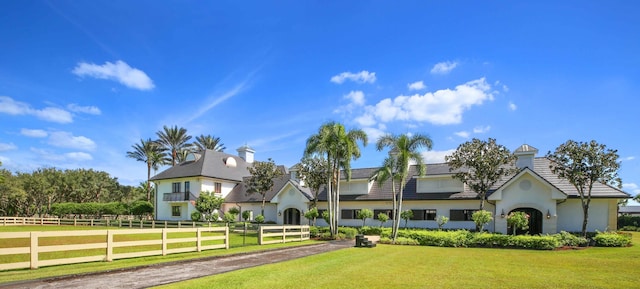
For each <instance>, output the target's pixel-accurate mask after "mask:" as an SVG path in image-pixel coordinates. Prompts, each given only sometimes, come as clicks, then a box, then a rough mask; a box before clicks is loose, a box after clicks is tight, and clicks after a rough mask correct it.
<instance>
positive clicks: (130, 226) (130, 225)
mask: <svg viewBox="0 0 640 289" xmlns="http://www.w3.org/2000/svg"><path fill="white" fill-rule="evenodd" d="M132 225H133V224H131V219H129V228H132Z"/></svg>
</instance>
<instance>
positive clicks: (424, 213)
mask: <svg viewBox="0 0 640 289" xmlns="http://www.w3.org/2000/svg"><path fill="white" fill-rule="evenodd" d="M411 211H413V217H412V218H411V220H419V221H424V220H426V221H434V220H435V219H436V213H437V211H436V210H435V209H426V210H411Z"/></svg>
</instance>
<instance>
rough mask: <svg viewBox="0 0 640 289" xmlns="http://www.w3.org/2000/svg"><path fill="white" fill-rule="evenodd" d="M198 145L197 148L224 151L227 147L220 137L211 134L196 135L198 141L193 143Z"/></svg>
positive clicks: (199, 149)
mask: <svg viewBox="0 0 640 289" xmlns="http://www.w3.org/2000/svg"><path fill="white" fill-rule="evenodd" d="M193 144H194V145H195V146H196V150H198V151H204V150H214V151H219V152H222V151H224V150H225V149H226V147H225V146H224V144H223V143H222V141H221V140H220V138H219V137H213V136H211V135H203V134H201V135H200V136H197V137H196V142H195V143H193Z"/></svg>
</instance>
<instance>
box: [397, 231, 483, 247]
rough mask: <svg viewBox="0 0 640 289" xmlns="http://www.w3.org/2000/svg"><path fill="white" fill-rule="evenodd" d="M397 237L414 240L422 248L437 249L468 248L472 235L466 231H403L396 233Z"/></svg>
mask: <svg viewBox="0 0 640 289" xmlns="http://www.w3.org/2000/svg"><path fill="white" fill-rule="evenodd" d="M398 236H400V237H407V238H410V239H414V240H416V241H418V242H419V243H420V245H422V246H438V247H468V246H469V244H470V243H471V239H472V234H471V232H469V231H467V230H457V231H425V230H403V231H400V232H398Z"/></svg>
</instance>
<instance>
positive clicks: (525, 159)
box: [513, 144, 538, 170]
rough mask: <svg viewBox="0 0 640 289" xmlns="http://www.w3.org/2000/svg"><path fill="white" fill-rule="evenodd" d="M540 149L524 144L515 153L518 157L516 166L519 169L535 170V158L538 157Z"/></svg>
mask: <svg viewBox="0 0 640 289" xmlns="http://www.w3.org/2000/svg"><path fill="white" fill-rule="evenodd" d="M537 153H538V149H537V148H534V147H532V146H530V145H528V144H523V145H521V146H520V147H519V148H517V149H516V150H515V151H514V152H513V154H514V155H515V156H516V157H517V158H518V159H517V160H516V167H518V168H519V169H524V168H527V167H528V168H530V169H532V170H533V159H534V158H535V157H536V154H537Z"/></svg>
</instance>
